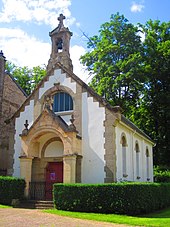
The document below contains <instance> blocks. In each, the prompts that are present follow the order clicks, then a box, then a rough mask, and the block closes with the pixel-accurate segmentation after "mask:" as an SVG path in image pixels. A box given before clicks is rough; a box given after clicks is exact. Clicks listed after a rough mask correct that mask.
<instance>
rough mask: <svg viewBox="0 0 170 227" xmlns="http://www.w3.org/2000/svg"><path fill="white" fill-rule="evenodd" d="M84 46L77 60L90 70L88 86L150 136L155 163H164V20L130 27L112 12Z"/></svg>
mask: <svg viewBox="0 0 170 227" xmlns="http://www.w3.org/2000/svg"><path fill="white" fill-rule="evenodd" d="M142 33H143V34H144V35H145V40H144V41H142V40H141V37H140V36H139V35H141V34H142ZM87 47H88V48H89V49H90V51H89V52H88V53H86V54H85V55H84V56H82V57H81V61H82V63H83V64H84V65H86V66H87V69H88V70H89V71H90V72H91V73H92V74H93V78H92V81H91V83H90V86H92V87H93V88H94V89H95V90H96V91H97V92H98V93H99V94H100V95H102V96H103V97H105V98H106V100H107V101H108V102H110V103H111V104H112V105H120V106H121V107H122V108H123V109H124V110H125V112H124V114H125V115H126V116H127V117H128V118H130V120H132V121H133V122H134V123H135V124H136V125H137V126H139V127H140V128H141V129H142V130H144V131H145V132H146V133H148V134H149V135H150V136H151V138H153V140H155V142H156V147H155V148H154V161H155V164H169V163H170V144H169V141H170V140H169V141H168V135H169V134H170V132H169V129H170V125H169V119H170V110H169V106H170V105H169V104H170V103H169V100H170V87H169V86H170V70H169V67H170V23H165V22H164V23H162V24H161V23H160V22H159V21H154V22H153V21H148V22H147V23H146V24H145V25H141V24H138V25H137V26H134V25H133V24H131V23H129V22H128V20H127V19H126V18H125V17H124V16H123V15H122V16H120V15H119V14H118V13H117V14H115V15H112V16H111V19H110V22H106V23H104V24H103V25H101V28H100V30H99V35H98V36H97V35H96V36H93V37H92V38H89V41H88V43H87Z"/></svg>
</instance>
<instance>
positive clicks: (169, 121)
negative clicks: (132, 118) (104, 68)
mask: <svg viewBox="0 0 170 227" xmlns="http://www.w3.org/2000/svg"><path fill="white" fill-rule="evenodd" d="M140 27H141V30H142V32H143V33H144V34H145V40H144V42H143V49H142V57H143V65H144V66H145V69H146V70H145V75H146V76H147V78H148V82H147V83H146V84H145V86H146V88H147V89H145V94H144V95H145V97H144V103H143V107H144V109H145V112H146V113H147V115H148V123H149V127H148V128H147V129H146V130H147V132H148V133H149V134H150V135H151V136H152V137H153V138H154V140H155V142H156V147H155V149H154V153H155V156H154V158H155V163H156V164H159V163H160V164H166V165H168V164H169V165H170V140H169V135H170V22H167V23H165V22H163V23H160V21H158V20H156V21H151V20H150V21H148V22H147V23H146V24H145V25H140ZM140 126H141V125H140Z"/></svg>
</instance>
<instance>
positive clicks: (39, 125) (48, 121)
mask: <svg viewBox="0 0 170 227" xmlns="http://www.w3.org/2000/svg"><path fill="white" fill-rule="evenodd" d="M39 129H45V130H47V131H48V129H55V130H57V131H62V133H68V132H74V133H76V134H77V133H78V132H77V130H76V129H75V128H74V127H72V126H71V125H67V123H66V122H65V121H64V120H63V119H62V118H61V117H60V116H58V115H56V114H55V113H54V112H53V111H52V110H50V109H49V108H45V109H44V110H43V111H42V113H41V114H40V115H39V117H38V118H37V119H36V120H35V121H34V123H33V124H32V126H31V127H30V128H29V129H28V127H27V128H25V129H24V130H23V131H22V134H21V135H20V136H21V137H23V136H28V135H29V134H33V133H34V132H35V131H37V130H39Z"/></svg>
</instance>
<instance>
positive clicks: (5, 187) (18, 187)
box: [0, 176, 25, 205]
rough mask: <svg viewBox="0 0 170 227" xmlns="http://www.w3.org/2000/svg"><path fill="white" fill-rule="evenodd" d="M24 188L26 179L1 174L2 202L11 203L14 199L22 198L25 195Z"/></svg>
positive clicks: (0, 200) (0, 196)
mask: <svg viewBox="0 0 170 227" xmlns="http://www.w3.org/2000/svg"><path fill="white" fill-rule="evenodd" d="M24 189H25V180H24V179H19V178H15V177H1V176H0V203H1V204H4V205H10V204H11V202H12V199H22V198H23V197H24Z"/></svg>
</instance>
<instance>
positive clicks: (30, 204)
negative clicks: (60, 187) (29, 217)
mask: <svg viewBox="0 0 170 227" xmlns="http://www.w3.org/2000/svg"><path fill="white" fill-rule="evenodd" d="M13 207H14V208H25V209H53V208H54V203H53V201H42V200H41V201H40V200H22V201H20V202H19V203H18V204H16V205H13Z"/></svg>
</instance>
